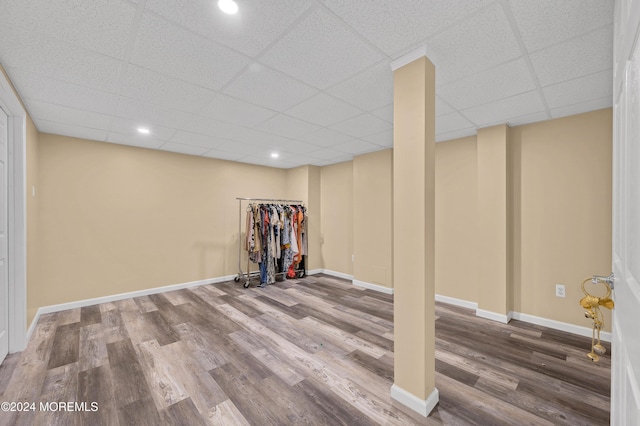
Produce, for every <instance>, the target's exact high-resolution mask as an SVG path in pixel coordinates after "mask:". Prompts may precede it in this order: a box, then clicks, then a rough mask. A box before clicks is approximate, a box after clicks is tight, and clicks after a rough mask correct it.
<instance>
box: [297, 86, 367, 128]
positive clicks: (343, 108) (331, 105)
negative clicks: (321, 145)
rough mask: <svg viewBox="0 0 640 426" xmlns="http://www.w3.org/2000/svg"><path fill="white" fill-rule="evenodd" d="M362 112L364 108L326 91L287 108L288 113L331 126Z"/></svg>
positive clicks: (321, 124) (311, 121)
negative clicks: (350, 103) (339, 98)
mask: <svg viewBox="0 0 640 426" xmlns="http://www.w3.org/2000/svg"><path fill="white" fill-rule="evenodd" d="M359 114H362V110H361V109H359V108H356V107H354V106H352V105H349V104H347V103H345V102H343V101H341V100H338V99H336V98H334V97H332V96H329V95H327V94H326V93H318V94H317V95H316V96H313V97H312V98H309V99H307V100H306V101H303V102H301V103H299V104H298V105H296V106H294V107H293V108H291V109H289V110H287V115H291V116H293V117H297V118H300V119H302V120H305V121H308V122H310V123H315V124H318V125H320V126H330V125H332V124H335V123H338V122H340V121H344V120H346V119H348V118H351V117H354V116H356V115H359Z"/></svg>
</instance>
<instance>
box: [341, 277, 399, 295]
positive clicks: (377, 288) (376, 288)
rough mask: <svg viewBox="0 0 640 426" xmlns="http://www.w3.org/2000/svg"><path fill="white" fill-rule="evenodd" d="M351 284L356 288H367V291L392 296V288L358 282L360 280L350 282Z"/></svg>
mask: <svg viewBox="0 0 640 426" xmlns="http://www.w3.org/2000/svg"><path fill="white" fill-rule="evenodd" d="M351 283H352V284H353V285H355V286H356V287H364V288H368V289H369V290H374V291H379V292H380V293H384V294H393V289H392V288H389V287H385V286H383V285H378V284H371V283H368V282H365V281H360V280H351Z"/></svg>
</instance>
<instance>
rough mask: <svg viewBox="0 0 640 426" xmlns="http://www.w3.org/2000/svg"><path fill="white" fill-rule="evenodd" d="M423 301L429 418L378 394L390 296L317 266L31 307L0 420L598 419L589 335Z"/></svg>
mask: <svg viewBox="0 0 640 426" xmlns="http://www.w3.org/2000/svg"><path fill="white" fill-rule="evenodd" d="M436 315H437V320H436V386H437V387H438V389H439V391H440V403H439V405H438V406H437V407H436V409H435V410H434V411H433V413H432V414H431V416H430V417H429V418H427V419H424V418H421V417H419V416H417V415H416V414H415V413H412V412H411V411H410V410H407V409H405V408H404V407H402V406H401V405H399V404H397V403H395V402H392V400H391V398H390V396H389V394H390V387H391V385H392V384H393V298H392V296H387V295H384V294H381V293H376V292H374V291H371V290H365V289H361V288H358V287H354V286H352V285H350V284H349V283H348V282H346V281H344V280H340V279H337V278H333V277H328V276H324V275H315V276H309V277H306V278H304V279H300V280H290V281H286V282H278V283H276V284H275V285H272V286H269V287H267V288H251V289H247V290H245V289H243V288H242V285H241V284H236V283H233V282H229V283H222V284H215V285H207V286H201V287H197V288H191V289H184V290H179V291H173V292H167V293H163V294H156V295H150V296H143V297H138V298H134V299H127V300H121V301H116V302H110V303H105V304H101V305H95V306H89V307H84V308H78V309H72V310H69V311H64V312H57V313H53V314H47V315H43V316H41V317H40V320H39V322H38V324H37V326H36V329H35V331H34V333H33V335H32V337H31V340H30V342H29V344H28V347H27V349H26V350H25V351H24V352H22V353H21V354H13V355H10V356H9V357H8V358H7V359H6V360H5V362H4V363H3V364H2V365H1V366H0V402H6V401H9V402H11V401H13V402H27V403H29V404H31V403H34V405H35V410H32V409H31V408H32V407H33V406H32V407H29V410H28V411H24V412H1V411H0V425H26V424H36V425H118V424H119V425H159V424H176V425H182V424H184V425H198V424H203V425H206V424H211V425H288V424H309V425H320V424H326V425H340V424H342V425H373V424H398V425H408V424H454V425H462V424H478V425H498V424H505V425H507V424H508V425H515V424H517V425H523V424H530V425H550V424H566V425H605V424H609V395H610V357H609V354H607V356H604V357H602V360H601V362H600V363H599V364H592V363H591V362H590V361H589V360H588V359H587V358H586V356H585V354H586V352H587V351H588V349H589V347H590V343H591V341H590V339H587V338H583V337H578V336H574V335H570V334H567V333H562V332H558V331H555V330H550V329H546V328H544V327H540V326H535V325H531V324H527V323H523V322H519V321H512V322H511V323H510V324H508V325H504V324H499V323H496V322H491V321H488V320H485V319H481V318H478V317H476V316H475V315H474V313H473V312H472V311H471V310H467V309H463V308H459V307H455V306H451V305H446V304H441V303H437V304H436ZM607 349H609V350H610V347H609V345H607ZM69 401H71V402H73V403H77V404H76V405H74V404H72V405H71V410H68V411H63V410H61V409H60V407H59V406H58V407H55V406H54V408H57V409H51V405H50V406H49V407H50V409H49V410H46V409H44V410H43V409H40V408H41V407H40V403H43V404H46V403H49V404H51V403H59V402H62V403H66V402H69ZM81 403H86V404H85V405H80V404H81ZM91 403H97V411H92V408H93V406H92V405H91ZM45 408H46V407H45ZM65 408H69V407H65Z"/></svg>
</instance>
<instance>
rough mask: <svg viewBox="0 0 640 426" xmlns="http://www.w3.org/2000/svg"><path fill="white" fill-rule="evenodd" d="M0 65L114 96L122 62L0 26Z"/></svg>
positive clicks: (47, 38) (9, 27) (7, 26)
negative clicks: (0, 63)
mask: <svg viewBox="0 0 640 426" xmlns="http://www.w3.org/2000/svg"><path fill="white" fill-rule="evenodd" d="M0 61H1V62H2V64H3V66H5V67H7V68H16V69H19V70H21V71H27V72H32V73H36V74H39V75H43V76H47V77H49V78H52V79H57V80H62V81H66V82H69V83H75V84H78V85H81V86H86V87H91V88H94V89H96V90H100V91H103V92H109V93H115V92H116V90H117V87H118V79H119V76H120V70H121V68H122V62H121V61H119V60H117V59H114V58H111V57H108V56H105V55H102V54H99V53H95V52H92V51H89V50H86V49H83V48H81V47H76V46H72V45H70V44H68V43H63V42H59V41H56V40H54V39H52V38H51V37H46V36H40V35H38V34H36V33H33V32H28V31H25V30H23V29H19V28H16V27H14V26H11V25H8V24H2V25H0Z"/></svg>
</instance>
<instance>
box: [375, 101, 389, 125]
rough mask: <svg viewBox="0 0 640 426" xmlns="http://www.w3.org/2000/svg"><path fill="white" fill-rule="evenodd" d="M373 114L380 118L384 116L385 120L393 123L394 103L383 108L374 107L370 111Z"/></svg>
mask: <svg viewBox="0 0 640 426" xmlns="http://www.w3.org/2000/svg"><path fill="white" fill-rule="evenodd" d="M370 112H371V114H373V115H375V116H376V117H378V118H382V119H383V120H384V121H387V122H389V123H393V104H389V105H386V106H383V107H382V108H378V109H374V110H373V111H370Z"/></svg>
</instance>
